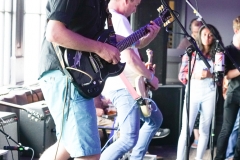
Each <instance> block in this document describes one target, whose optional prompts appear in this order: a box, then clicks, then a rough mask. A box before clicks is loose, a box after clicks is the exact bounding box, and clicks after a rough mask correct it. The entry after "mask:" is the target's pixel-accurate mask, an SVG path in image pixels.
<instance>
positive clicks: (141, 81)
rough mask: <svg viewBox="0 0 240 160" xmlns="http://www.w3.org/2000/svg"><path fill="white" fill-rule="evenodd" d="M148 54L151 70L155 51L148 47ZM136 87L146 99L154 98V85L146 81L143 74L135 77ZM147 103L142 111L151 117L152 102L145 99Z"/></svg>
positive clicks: (142, 107)
mask: <svg viewBox="0 0 240 160" xmlns="http://www.w3.org/2000/svg"><path fill="white" fill-rule="evenodd" d="M146 52H147V56H148V66H147V68H148V69H149V70H153V69H152V57H153V52H152V50H150V49H147V51H146ZM135 87H136V91H137V93H138V94H139V95H140V96H141V97H142V98H143V99H144V98H152V95H151V94H152V92H151V90H150V88H151V87H152V86H151V84H149V83H148V82H147V81H146V78H145V77H143V76H138V77H136V78H135ZM145 104H146V105H143V106H141V111H142V113H143V115H144V116H145V117H149V116H150V115H151V103H150V101H149V100H145Z"/></svg>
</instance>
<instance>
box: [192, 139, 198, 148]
mask: <svg viewBox="0 0 240 160" xmlns="http://www.w3.org/2000/svg"><path fill="white" fill-rule="evenodd" d="M197 146H198V140H194V142H193V143H192V145H191V148H197Z"/></svg>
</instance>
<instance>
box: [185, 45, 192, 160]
mask: <svg viewBox="0 0 240 160" xmlns="http://www.w3.org/2000/svg"><path fill="white" fill-rule="evenodd" d="M193 52H194V50H193V48H191V47H188V48H187V49H186V52H185V53H186V54H187V55H188V81H187V88H186V89H187V91H186V118H187V119H186V133H187V135H186V137H187V138H186V147H185V149H186V150H185V159H186V160H188V159H189V147H190V128H189V103H190V82H191V76H192V75H191V61H192V53H193ZM183 112H184V111H183Z"/></svg>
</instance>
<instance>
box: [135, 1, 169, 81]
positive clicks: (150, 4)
mask: <svg viewBox="0 0 240 160" xmlns="http://www.w3.org/2000/svg"><path fill="white" fill-rule="evenodd" d="M160 6H161V1H159V0H142V1H141V3H140V4H139V6H138V8H137V11H136V13H134V14H132V15H131V18H130V21H131V26H132V29H133V31H136V30H138V29H140V28H141V27H143V26H146V25H147V24H149V23H150V21H151V20H155V19H156V18H159V13H158V11H157V9H158V8H159V7H160ZM167 44H168V33H167V32H166V31H165V29H164V27H163V26H162V28H161V30H160V32H159V34H158V35H157V36H156V38H155V39H154V40H153V41H152V42H151V43H150V44H149V45H148V46H146V47H144V48H142V49H139V53H140V54H141V56H142V57H143V59H144V61H145V62H146V61H147V55H146V50H147V49H148V48H149V49H151V50H152V51H153V63H154V64H156V72H155V75H156V76H157V77H158V79H159V82H160V83H161V84H166V61H167Z"/></svg>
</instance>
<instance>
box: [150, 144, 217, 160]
mask: <svg viewBox="0 0 240 160" xmlns="http://www.w3.org/2000/svg"><path fill="white" fill-rule="evenodd" d="M215 151H216V148H214V155H213V156H214V157H215ZM149 153H150V154H154V155H158V156H160V157H162V158H163V160H176V157H177V146H150V147H149ZM195 156H196V149H193V148H191V149H190V152H189V156H188V157H189V158H188V159H189V160H194V158H195ZM211 157H212V155H211V150H210V149H207V150H206V152H205V154H204V157H203V160H212V158H211Z"/></svg>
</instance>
